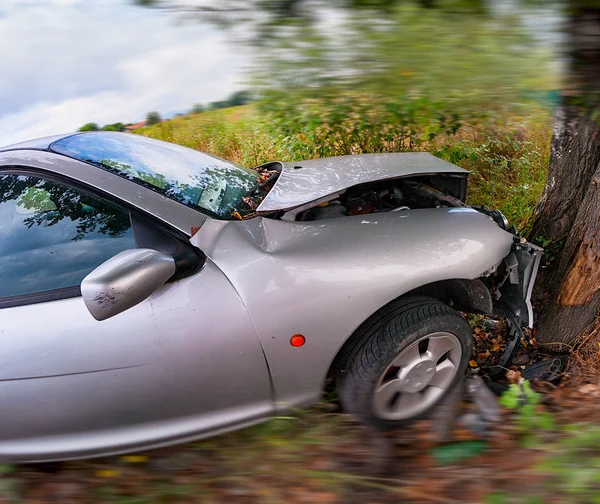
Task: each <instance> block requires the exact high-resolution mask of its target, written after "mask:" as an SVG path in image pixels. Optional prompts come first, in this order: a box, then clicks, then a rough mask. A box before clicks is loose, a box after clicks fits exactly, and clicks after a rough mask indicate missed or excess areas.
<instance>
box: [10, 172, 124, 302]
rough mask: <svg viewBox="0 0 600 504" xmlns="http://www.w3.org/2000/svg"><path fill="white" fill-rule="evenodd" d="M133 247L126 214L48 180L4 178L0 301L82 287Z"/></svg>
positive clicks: (95, 198) (97, 199)
mask: <svg viewBox="0 0 600 504" xmlns="http://www.w3.org/2000/svg"><path fill="white" fill-rule="evenodd" d="M131 248H135V240H134V237H133V232H132V229H131V221H130V218H129V213H128V212H127V211H125V210H123V209H121V208H118V207H117V206H115V205H113V204H111V203H109V202H107V201H105V200H103V199H100V198H97V197H94V196H91V195H89V194H87V193H85V192H82V191H79V190H76V189H73V188H71V187H68V186H66V185H63V184H60V183H57V182H53V181H50V180H45V179H42V178H37V177H32V176H29V175H13V174H6V175H0V300H1V299H2V298H7V297H12V296H24V295H28V294H36V293H43V292H47V291H53V290H56V289H64V288H67V287H78V286H79V285H80V284H81V281H82V280H83V278H84V277H85V276H86V275H87V274H88V273H89V272H90V271H92V270H93V269H94V268H95V267H97V266H98V265H100V264H101V263H103V262H104V261H106V260H107V259H109V258H110V257H112V256H114V255H115V254H118V253H119V252H121V251H123V250H126V249H131Z"/></svg>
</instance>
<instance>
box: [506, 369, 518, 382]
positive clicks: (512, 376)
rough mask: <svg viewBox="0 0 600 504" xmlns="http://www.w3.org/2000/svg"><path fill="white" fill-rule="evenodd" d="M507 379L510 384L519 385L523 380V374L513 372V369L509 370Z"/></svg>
mask: <svg viewBox="0 0 600 504" xmlns="http://www.w3.org/2000/svg"><path fill="white" fill-rule="evenodd" d="M506 379H507V380H508V383H511V384H512V383H519V380H520V379H521V372H520V371H513V370H512V369H509V370H508V371H507V372H506Z"/></svg>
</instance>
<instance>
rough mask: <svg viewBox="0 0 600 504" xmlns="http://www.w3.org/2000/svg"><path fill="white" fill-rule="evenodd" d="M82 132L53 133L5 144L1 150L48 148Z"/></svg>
mask: <svg viewBox="0 0 600 504" xmlns="http://www.w3.org/2000/svg"><path fill="white" fill-rule="evenodd" d="M82 134H83V132H76V133H63V134H62V135H51V136H47V137H42V138H35V139H33V140H26V141H25V142H19V143H16V144H11V145H5V146H4V147H0V152H3V151H11V150H46V149H48V148H49V147H50V145H51V144H52V143H53V142H56V141H57V140H62V139H63V138H67V137H70V136H73V135H82Z"/></svg>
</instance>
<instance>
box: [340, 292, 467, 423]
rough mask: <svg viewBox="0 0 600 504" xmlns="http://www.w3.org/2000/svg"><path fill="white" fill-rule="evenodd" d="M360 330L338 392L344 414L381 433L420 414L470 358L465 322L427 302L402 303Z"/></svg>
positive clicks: (446, 389) (422, 299)
mask: <svg viewBox="0 0 600 504" xmlns="http://www.w3.org/2000/svg"><path fill="white" fill-rule="evenodd" d="M362 331H363V334H362V337H361V338H360V343H359V344H358V345H357V346H356V347H355V349H354V351H353V352H352V353H351V354H350V355H349V356H348V360H347V362H346V365H345V366H344V368H345V373H344V376H343V377H342V379H341V382H340V385H339V390H338V392H339V395H340V400H341V403H342V406H343V407H344V409H345V410H346V411H348V412H350V413H352V414H353V415H355V416H356V417H358V419H359V420H360V421H362V422H363V423H366V424H368V425H371V426H374V427H377V428H381V429H393V428H395V427H400V426H401V425H404V424H406V423H408V422H410V421H412V420H416V419H418V418H421V417H423V416H425V415H426V414H427V413H428V412H429V411H430V410H431V409H432V408H433V407H434V406H435V405H436V404H437V403H438V402H439V401H440V400H441V399H442V398H443V397H444V396H445V395H446V394H447V393H448V392H449V391H450V390H451V389H452V388H453V387H454V386H455V385H456V383H457V382H458V380H459V379H460V377H461V375H463V374H464V372H465V369H466V367H467V365H468V362H469V360H470V358H471V350H472V347H473V342H472V334H471V328H470V326H469V324H468V323H467V322H466V321H465V319H464V318H463V317H461V316H460V314H459V313H457V312H456V311H454V310H453V309H452V308H450V307H449V306H448V305H445V304H444V303H441V302H440V301H437V300H435V299H432V298H425V297H419V298H412V299H406V300H403V301H402V302H401V303H398V304H396V305H395V306H392V307H391V309H390V310H388V311H387V312H385V314H384V315H383V316H382V317H381V318H379V319H378V320H377V321H376V322H375V323H374V324H369V325H368V326H367V327H365V328H364V329H362Z"/></svg>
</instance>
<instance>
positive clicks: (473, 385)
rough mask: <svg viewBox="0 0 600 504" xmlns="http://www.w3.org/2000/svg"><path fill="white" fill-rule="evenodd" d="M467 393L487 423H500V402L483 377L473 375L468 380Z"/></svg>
mask: <svg viewBox="0 0 600 504" xmlns="http://www.w3.org/2000/svg"><path fill="white" fill-rule="evenodd" d="M467 392H468V393H469V396H470V397H471V400H472V401H473V402H474V403H475V404H476V405H477V407H478V408H479V411H480V413H481V416H482V418H483V419H484V420H485V421H486V422H498V421H499V420H500V418H501V412H500V406H498V400H497V399H496V396H495V395H494V393H493V392H492V391H491V390H490V389H489V388H488V386H487V385H486V384H485V382H484V381H483V378H481V376H477V375H473V376H469V377H468V378H467Z"/></svg>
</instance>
